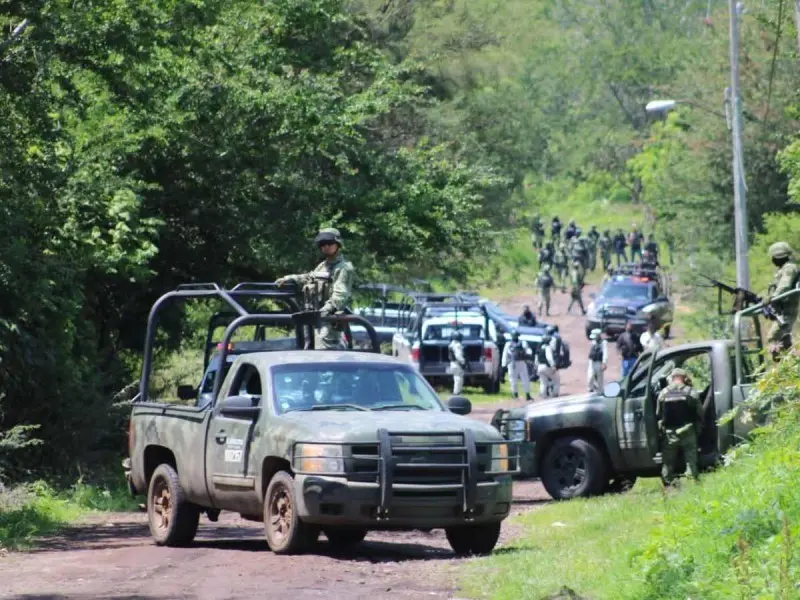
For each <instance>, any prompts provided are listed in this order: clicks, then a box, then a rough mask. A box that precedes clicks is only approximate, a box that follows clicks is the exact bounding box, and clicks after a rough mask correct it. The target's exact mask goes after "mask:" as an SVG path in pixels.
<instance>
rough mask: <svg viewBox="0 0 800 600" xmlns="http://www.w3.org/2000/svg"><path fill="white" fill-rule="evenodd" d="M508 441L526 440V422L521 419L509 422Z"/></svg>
mask: <svg viewBox="0 0 800 600" xmlns="http://www.w3.org/2000/svg"><path fill="white" fill-rule="evenodd" d="M506 427H507V429H506V431H507V434H508V439H509V440H510V441H512V442H519V441H524V440H525V421H522V420H521V419H515V420H513V421H509V422H508V424H507V425H506Z"/></svg>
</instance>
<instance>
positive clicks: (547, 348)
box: [535, 333, 558, 398]
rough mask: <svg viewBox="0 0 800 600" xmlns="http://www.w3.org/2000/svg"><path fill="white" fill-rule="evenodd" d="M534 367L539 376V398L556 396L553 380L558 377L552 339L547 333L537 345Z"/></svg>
mask: <svg viewBox="0 0 800 600" xmlns="http://www.w3.org/2000/svg"><path fill="white" fill-rule="evenodd" d="M535 365H536V373H537V374H538V375H539V396H540V397H541V398H552V397H554V396H557V395H558V394H557V393H556V391H555V380H554V378H555V377H556V376H557V375H558V371H557V370H556V359H555V356H554V354H553V346H552V338H551V336H550V334H549V333H545V335H544V336H543V337H542V341H541V342H540V343H539V348H538V350H537V351H536V361H535Z"/></svg>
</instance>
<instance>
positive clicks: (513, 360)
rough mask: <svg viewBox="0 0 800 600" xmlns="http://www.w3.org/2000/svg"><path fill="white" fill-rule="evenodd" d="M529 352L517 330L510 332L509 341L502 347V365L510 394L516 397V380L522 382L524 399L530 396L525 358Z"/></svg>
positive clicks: (529, 398)
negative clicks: (506, 370) (506, 373)
mask: <svg viewBox="0 0 800 600" xmlns="http://www.w3.org/2000/svg"><path fill="white" fill-rule="evenodd" d="M528 354H530V349H529V348H528V344H527V343H526V342H524V341H522V340H520V339H519V332H518V331H515V332H514V333H512V334H511V341H510V342H508V343H507V344H506V345H505V347H504V348H503V359H502V362H501V364H502V366H503V368H504V369H506V368H507V369H508V380H509V382H510V383H511V396H512V397H514V399H516V398H517V380H519V381H521V382H522V391H523V392H525V399H526V400H529V401H530V400H533V398H531V379H530V376H529V375H528V363H526V362H525V358H526V357H527V355H528Z"/></svg>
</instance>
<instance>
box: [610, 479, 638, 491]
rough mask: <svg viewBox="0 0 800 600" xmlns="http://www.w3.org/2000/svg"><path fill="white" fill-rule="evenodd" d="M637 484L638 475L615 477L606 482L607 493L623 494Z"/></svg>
mask: <svg viewBox="0 0 800 600" xmlns="http://www.w3.org/2000/svg"><path fill="white" fill-rule="evenodd" d="M635 484H636V477H614V478H613V479H611V480H610V481H609V482H608V483H607V484H606V489H605V493H607V494H623V493H625V492H629V491H630V490H631V488H632V487H633V486H634V485H635Z"/></svg>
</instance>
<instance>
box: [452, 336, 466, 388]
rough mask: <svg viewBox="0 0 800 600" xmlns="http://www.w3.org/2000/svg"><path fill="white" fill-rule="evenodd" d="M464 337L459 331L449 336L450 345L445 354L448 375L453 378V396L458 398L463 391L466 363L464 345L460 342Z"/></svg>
mask: <svg viewBox="0 0 800 600" xmlns="http://www.w3.org/2000/svg"><path fill="white" fill-rule="evenodd" d="M463 339H464V336H462V335H461V332H460V331H457V332H455V333H454V334H453V335H451V336H450V345H449V346H448V347H447V354H448V355H449V358H450V374H451V375H452V376H453V395H454V396H458V395H459V394H460V393H461V391H462V390H463V389H464V369H466V368H467V362H466V360H464V345H463V344H462V343H461V341H462V340H463Z"/></svg>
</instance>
